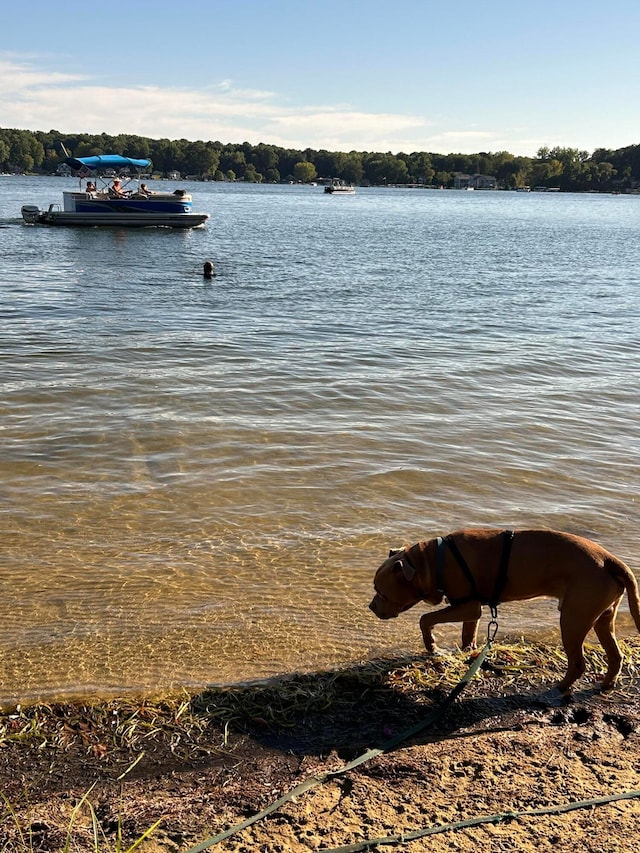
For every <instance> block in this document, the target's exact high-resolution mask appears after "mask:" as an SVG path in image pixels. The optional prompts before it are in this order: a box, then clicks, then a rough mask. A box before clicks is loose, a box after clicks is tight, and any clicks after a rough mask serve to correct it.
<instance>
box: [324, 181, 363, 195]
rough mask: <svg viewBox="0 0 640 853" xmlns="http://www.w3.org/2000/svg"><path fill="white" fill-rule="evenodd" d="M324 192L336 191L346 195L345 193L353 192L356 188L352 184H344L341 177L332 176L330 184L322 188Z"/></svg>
mask: <svg viewBox="0 0 640 853" xmlns="http://www.w3.org/2000/svg"><path fill="white" fill-rule="evenodd" d="M324 191H325V192H326V193H338V194H340V195H346V194H347V193H354V192H355V191H356V188H355V187H354V186H353V184H346V183H345V182H344V181H343V180H342V178H334V179H333V180H332V181H331V183H330V184H327V186H326V187H325V188H324Z"/></svg>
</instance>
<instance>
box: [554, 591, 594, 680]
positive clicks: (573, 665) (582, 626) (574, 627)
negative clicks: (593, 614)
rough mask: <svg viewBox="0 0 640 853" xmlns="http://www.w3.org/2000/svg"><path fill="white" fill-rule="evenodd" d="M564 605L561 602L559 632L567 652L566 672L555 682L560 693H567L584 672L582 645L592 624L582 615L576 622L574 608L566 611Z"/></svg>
mask: <svg viewBox="0 0 640 853" xmlns="http://www.w3.org/2000/svg"><path fill="white" fill-rule="evenodd" d="M565 605H566V602H564V603H563V607H562V612H561V614H560V633H561V634H562V645H563V646H564V650H565V652H566V653H567V672H566V675H565V677H564V678H563V679H562V681H559V682H558V684H557V687H558V690H559V691H560V692H561V693H568V692H569V688H570V687H571V685H572V684H573V683H574V681H577V680H578V679H579V678H580V676H581V675H583V674H584V671H585V669H586V665H585V662H584V648H583V645H584V641H585V638H586V636H587V634H588V633H589V630H590V628H591V626H592V625H593V621H592V620H586V619H584V617H581V618H580V620H579V621H578V622H576V618H575V616H576V615H575V610H572V608H569V610H568V611H567V609H566V606H565ZM567 613H568V614H569V615H567Z"/></svg>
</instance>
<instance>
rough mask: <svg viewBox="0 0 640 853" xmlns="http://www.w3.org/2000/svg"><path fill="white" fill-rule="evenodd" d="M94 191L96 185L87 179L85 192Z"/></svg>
mask: <svg viewBox="0 0 640 853" xmlns="http://www.w3.org/2000/svg"><path fill="white" fill-rule="evenodd" d="M95 191H96V185H95V184H94V183H93V181H87V192H88V193H94V192H95Z"/></svg>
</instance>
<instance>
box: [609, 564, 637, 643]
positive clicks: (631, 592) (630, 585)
mask: <svg viewBox="0 0 640 853" xmlns="http://www.w3.org/2000/svg"><path fill="white" fill-rule="evenodd" d="M606 566H607V569H608V570H609V572H610V574H611V575H613V577H614V578H615V579H616V580H617V581H620V583H621V584H623V585H624V588H625V589H626V591H627V598H628V599H629V611H630V613H631V615H632V616H633V621H634V622H635V623H636V628H637V629H638V631H640V595H638V582H637V580H636V579H635V575H634V574H633V572H632V571H631V569H630V568H629V566H627V564H626V563H623V562H622V560H618V559H617V558H616V557H614V558H612V559H609V560H607V563H606Z"/></svg>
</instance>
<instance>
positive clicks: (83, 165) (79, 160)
mask: <svg viewBox="0 0 640 853" xmlns="http://www.w3.org/2000/svg"><path fill="white" fill-rule="evenodd" d="M64 162H65V163H66V164H67V166H70V167H71V168H72V169H75V170H76V172H81V171H83V170H84V169H90V170H91V171H92V172H95V171H98V170H99V169H116V170H117V169H137V170H144V169H148V168H149V166H151V160H133V159H132V158H131V157H123V156H122V155H121V154H96V155H95V156H94V157H67V159H66V160H65V161H64Z"/></svg>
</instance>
